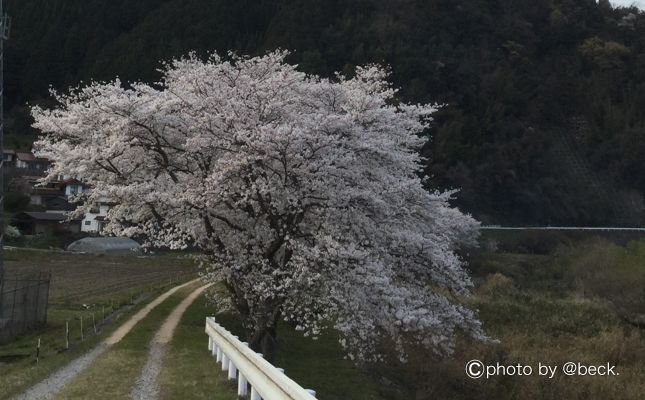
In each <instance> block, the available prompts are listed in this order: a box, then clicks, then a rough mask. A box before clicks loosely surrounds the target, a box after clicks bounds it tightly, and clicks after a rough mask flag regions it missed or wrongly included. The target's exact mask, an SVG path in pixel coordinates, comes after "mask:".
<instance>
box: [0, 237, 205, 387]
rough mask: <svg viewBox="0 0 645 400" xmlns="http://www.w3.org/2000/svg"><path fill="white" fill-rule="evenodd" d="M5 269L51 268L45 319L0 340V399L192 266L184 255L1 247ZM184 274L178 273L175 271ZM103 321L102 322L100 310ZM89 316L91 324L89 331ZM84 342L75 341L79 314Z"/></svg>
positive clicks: (87, 344)
mask: <svg viewBox="0 0 645 400" xmlns="http://www.w3.org/2000/svg"><path fill="white" fill-rule="evenodd" d="M5 259H6V267H7V274H8V275H9V276H14V275H19V276H22V275H29V274H31V273H34V272H41V271H51V274H52V281H51V286H50V296H49V300H50V306H49V308H48V313H47V324H46V326H44V327H43V328H41V329H38V330H35V331H31V332H28V333H27V334H25V335H23V336H21V337H18V338H16V339H15V340H13V341H11V342H9V343H5V344H2V345H0V360H7V361H8V362H5V363H2V362H1V361H0V388H2V390H0V398H5V397H4V396H10V395H12V394H17V393H20V392H22V391H23V390H24V389H26V388H28V387H29V386H31V385H33V384H35V383H36V382H38V381H40V380H42V379H43V378H45V377H46V376H47V375H49V374H50V373H51V372H53V371H55V370H56V369H58V368H60V367H61V366H63V365H65V364H67V363H68V362H69V361H70V360H72V359H73V358H75V357H77V356H79V355H81V354H82V353H84V352H85V351H87V350H88V349H89V348H91V347H92V346H93V345H95V344H96V343H98V341H99V340H100V339H102V338H104V337H105V333H106V332H110V331H111V330H112V329H113V328H114V327H115V325H119V324H120V323H121V322H122V321H123V320H124V319H125V317H126V316H128V315H130V314H131V313H132V312H133V311H134V310H136V309H138V308H140V307H141V306H142V305H143V303H145V302H147V300H150V299H152V298H154V297H155V295H156V294H158V293H160V292H161V291H164V290H165V289H167V288H169V287H170V286H171V285H175V284H177V283H178V279H179V280H180V281H185V280H188V279H190V278H191V277H193V276H194V274H195V267H194V265H192V260H190V259H189V258H188V257H186V256H185V255H181V254H169V255H161V256H149V257H134V256H125V257H124V256H108V255H106V256H96V255H90V254H73V253H65V252H58V251H33V250H26V249H11V250H6V251H5ZM183 271H186V272H188V273H187V274H183V275H180V276H178V275H177V273H180V272H183ZM137 298H141V299H144V298H145V299H146V301H143V303H142V304H137V305H136V306H135V307H134V310H128V311H126V312H125V314H123V315H121V316H120V317H119V319H118V320H116V321H114V320H113V319H114V318H110V317H111V316H113V317H114V316H118V315H120V313H116V314H113V313H114V312H115V311H120V310H123V309H124V307H128V306H129V305H130V303H131V301H132V300H136V299H137ZM104 312H105V315H106V321H105V323H103V321H102V319H103V313H104ZM92 316H94V321H95V322H96V324H97V330H98V331H99V335H98V336H94V329H93V324H92ZM81 317H82V318H83V328H84V335H83V336H84V339H85V340H84V341H81V338H80V336H81V326H80V322H81V321H80V318H81ZM66 321H68V323H69V329H70V350H69V351H64V352H61V351H60V350H61V349H64V347H65V322H66ZM38 338H40V339H41V350H40V360H39V363H38V365H36V364H35V358H36V343H37V341H38Z"/></svg>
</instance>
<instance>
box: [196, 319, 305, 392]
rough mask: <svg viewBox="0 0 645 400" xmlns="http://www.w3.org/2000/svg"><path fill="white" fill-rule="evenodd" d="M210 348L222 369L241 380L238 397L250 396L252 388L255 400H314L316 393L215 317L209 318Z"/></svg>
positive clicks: (207, 327) (239, 381)
mask: <svg viewBox="0 0 645 400" xmlns="http://www.w3.org/2000/svg"><path fill="white" fill-rule="evenodd" d="M206 334H207V335H208V350H210V351H211V354H212V355H213V356H215V357H217V362H221V363H222V371H228V379H237V394H238V396H246V395H247V394H248V393H249V392H248V389H249V386H250V387H251V400H314V399H315V398H316V392H315V391H313V390H311V389H303V388H302V387H301V386H300V385H298V384H297V383H296V382H295V381H293V380H292V379H290V378H289V377H288V376H286V375H285V374H284V370H283V369H281V368H276V367H274V366H273V365H272V364H271V363H270V362H268V361H267V360H265V359H264V358H262V354H260V353H256V352H255V351H253V350H252V349H251V348H250V347H249V346H248V344H247V343H245V342H241V341H240V340H239V339H238V338H237V336H233V334H232V333H231V332H229V331H227V330H226V329H224V327H222V326H221V325H220V324H218V323H217V322H215V318H214V317H207V318H206Z"/></svg>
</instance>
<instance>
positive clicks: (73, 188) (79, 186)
mask: <svg viewBox="0 0 645 400" xmlns="http://www.w3.org/2000/svg"><path fill="white" fill-rule="evenodd" d="M58 187H60V188H61V189H62V190H63V193H64V195H65V197H67V198H69V197H71V196H75V195H77V194H80V193H83V192H88V191H89V189H90V188H89V186H88V185H86V184H84V183H83V182H81V181H79V180H78V179H75V178H71V179H66V180H64V181H62V182H60V183H58Z"/></svg>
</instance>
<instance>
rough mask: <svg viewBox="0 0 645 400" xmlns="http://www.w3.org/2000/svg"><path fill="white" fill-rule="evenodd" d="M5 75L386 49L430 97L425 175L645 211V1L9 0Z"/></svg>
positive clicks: (492, 195)
mask: <svg viewBox="0 0 645 400" xmlns="http://www.w3.org/2000/svg"><path fill="white" fill-rule="evenodd" d="M6 8H7V10H8V11H9V12H10V13H11V14H12V16H13V22H14V24H13V37H12V40H11V41H10V42H9V43H8V51H7V59H8V62H7V90H8V99H9V107H10V109H11V116H12V117H14V118H13V121H12V122H13V123H12V124H11V125H10V127H9V131H19V132H21V133H26V132H27V131H28V129H27V128H26V127H27V126H28V122H25V121H27V117H26V112H25V108H24V103H25V102H26V101H29V102H31V103H38V102H47V101H49V100H47V98H48V96H47V89H48V87H49V85H50V84H51V85H53V87H55V88H60V89H64V88H66V87H67V86H70V85H78V84H79V83H80V82H81V81H88V80H90V79H98V80H110V79H113V78H114V77H116V76H119V77H121V78H122V79H123V80H125V81H135V80H145V81H155V80H157V79H158V77H159V76H158V72H157V71H156V69H157V68H158V67H159V66H160V64H159V62H160V60H168V59H171V58H173V57H177V56H181V55H183V54H186V53H187V52H188V51H191V50H194V51H196V52H197V53H198V54H206V53H207V52H210V51H218V52H220V53H224V52H226V51H228V50H235V51H238V52H240V53H246V54H259V53H262V52H264V51H267V50H271V49H275V48H278V47H280V48H285V49H289V50H292V51H293V54H292V56H291V59H292V61H294V62H297V63H299V64H300V68H301V69H302V70H304V71H306V72H310V73H317V74H322V75H327V76H328V75H331V74H332V73H333V72H334V71H342V72H345V73H351V71H352V69H353V67H354V66H356V65H360V64H365V63H385V64H389V65H390V66H391V68H392V80H393V83H394V84H395V85H396V86H397V87H400V88H401V92H400V96H401V98H402V99H404V100H405V101H413V102H437V103H442V104H445V107H444V108H443V109H442V110H441V111H440V112H439V113H438V114H437V116H436V124H435V126H434V128H433V129H432V130H431V131H430V132H428V135H429V136H431V137H432V140H431V141H430V142H429V144H428V145H427V146H426V148H424V149H423V154H424V155H425V156H426V157H427V158H428V161H427V171H428V172H429V173H431V174H432V177H433V181H432V182H433V185H435V186H438V187H441V188H452V187H460V188H462V191H461V193H460V194H459V195H458V200H457V201H456V204H457V205H459V206H461V207H462V208H463V209H465V210H466V211H469V212H472V213H473V214H474V215H475V216H476V217H477V218H479V219H481V220H482V221H484V222H487V223H515V224H588V225H593V224H630V225H639V224H641V223H643V222H645V221H643V220H644V219H645V217H644V211H645V203H644V202H643V197H642V194H643V191H644V190H645V163H643V162H642V155H643V154H644V153H645V140H643V139H644V138H645V112H644V110H645V14H642V13H639V12H638V11H637V10H636V9H616V10H614V9H612V7H611V6H610V5H609V3H607V2H605V1H601V2H599V3H597V2H596V1H594V0H519V1H518V0H494V1H488V0H468V1H465V0H425V1H414V0H391V1H378V0H351V1H350V0H330V1H324V2H320V1H314V0H295V1H293V0H291V1H286V0H279V1H268V0H256V1H252V0H243V1H233V0H140V1H136V2H133V1H125V0H114V1H109V2H108V1H104V0H57V1H52V0H49V1H47V0H9V1H7V7H6Z"/></svg>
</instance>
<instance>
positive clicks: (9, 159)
mask: <svg viewBox="0 0 645 400" xmlns="http://www.w3.org/2000/svg"><path fill="white" fill-rule="evenodd" d="M2 160H3V161H4V166H5V167H14V166H15V164H16V152H15V151H14V150H11V149H4V150H3V152H2Z"/></svg>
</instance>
